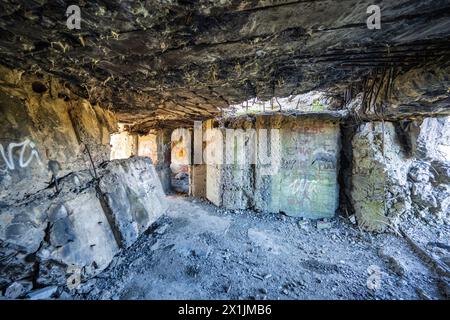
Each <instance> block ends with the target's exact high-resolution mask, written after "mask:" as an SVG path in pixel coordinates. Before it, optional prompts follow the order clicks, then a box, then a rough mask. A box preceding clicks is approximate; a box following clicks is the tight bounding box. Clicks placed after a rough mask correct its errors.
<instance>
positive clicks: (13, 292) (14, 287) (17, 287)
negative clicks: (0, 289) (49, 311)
mask: <svg viewBox="0 0 450 320" xmlns="http://www.w3.org/2000/svg"><path fill="white" fill-rule="evenodd" d="M32 288H33V284H32V283H31V282H30V281H20V282H14V283H12V284H11V285H10V286H9V287H8V288H6V291H5V297H6V298H8V299H17V298H20V297H22V296H24V295H25V294H26V293H27V292H29V291H30V290H31V289H32Z"/></svg>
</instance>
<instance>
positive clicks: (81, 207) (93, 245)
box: [39, 189, 119, 271]
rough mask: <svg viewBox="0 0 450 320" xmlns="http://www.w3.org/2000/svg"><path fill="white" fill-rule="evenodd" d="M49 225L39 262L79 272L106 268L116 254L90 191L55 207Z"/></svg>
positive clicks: (114, 245) (115, 248)
mask: <svg viewBox="0 0 450 320" xmlns="http://www.w3.org/2000/svg"><path fill="white" fill-rule="evenodd" d="M53 210H56V211H57V213H56V214H55V215H56V216H57V218H55V220H54V221H53V222H51V223H50V230H49V242H50V243H49V245H48V246H44V247H43V248H42V249H41V250H40V253H39V256H40V258H41V259H42V260H49V259H50V260H55V261H59V262H61V263H64V264H66V265H75V266H77V267H79V268H80V269H81V268H83V267H85V266H91V265H93V264H94V265H95V266H96V268H97V270H98V271H100V270H103V269H104V268H106V267H107V266H108V264H109V262H110V261H111V259H112V258H113V256H114V255H115V254H116V253H117V252H118V251H119V247H118V245H117V243H116V241H115V239H114V235H113V232H112V230H111V227H110V225H109V222H108V220H107V218H106V216H105V213H104V211H103V208H102V206H101V203H100V201H99V199H98V198H97V195H96V193H95V191H94V190H92V189H90V190H87V191H85V192H83V193H81V194H77V195H76V197H73V198H72V199H70V200H67V201H65V202H63V203H61V205H60V206H56V207H55V208H54V209H53Z"/></svg>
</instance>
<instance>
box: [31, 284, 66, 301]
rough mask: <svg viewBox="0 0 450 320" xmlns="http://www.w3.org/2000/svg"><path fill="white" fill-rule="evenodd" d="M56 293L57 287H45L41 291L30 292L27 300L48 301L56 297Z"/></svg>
mask: <svg viewBox="0 0 450 320" xmlns="http://www.w3.org/2000/svg"><path fill="white" fill-rule="evenodd" d="M57 291H58V287H57V286H50V287H45V288H42V289H37V290H34V291H31V292H30V293H29V294H28V295H27V298H28V299H30V300H48V299H51V298H53V297H54V296H55V295H56V293H57Z"/></svg>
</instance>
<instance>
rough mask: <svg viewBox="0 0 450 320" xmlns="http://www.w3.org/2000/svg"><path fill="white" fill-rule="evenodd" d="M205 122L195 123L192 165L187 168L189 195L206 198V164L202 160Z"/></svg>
mask: <svg viewBox="0 0 450 320" xmlns="http://www.w3.org/2000/svg"><path fill="white" fill-rule="evenodd" d="M205 127H206V122H205V123H201V122H199V123H195V124H194V131H193V134H192V146H193V149H192V161H191V163H192V165H191V166H190V168H189V182H190V184H189V195H190V196H193V197H201V198H206V164H205V163H204V161H203V135H204V132H205Z"/></svg>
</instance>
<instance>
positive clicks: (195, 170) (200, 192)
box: [189, 164, 206, 198]
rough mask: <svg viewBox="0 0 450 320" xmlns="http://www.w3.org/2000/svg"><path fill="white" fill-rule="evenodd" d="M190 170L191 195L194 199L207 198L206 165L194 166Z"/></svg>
mask: <svg viewBox="0 0 450 320" xmlns="http://www.w3.org/2000/svg"><path fill="white" fill-rule="evenodd" d="M189 170H190V172H189V178H190V185H189V194H190V195H191V196H193V197H201V198H206V165H204V164H194V165H192V166H191V167H190V169H189Z"/></svg>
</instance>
